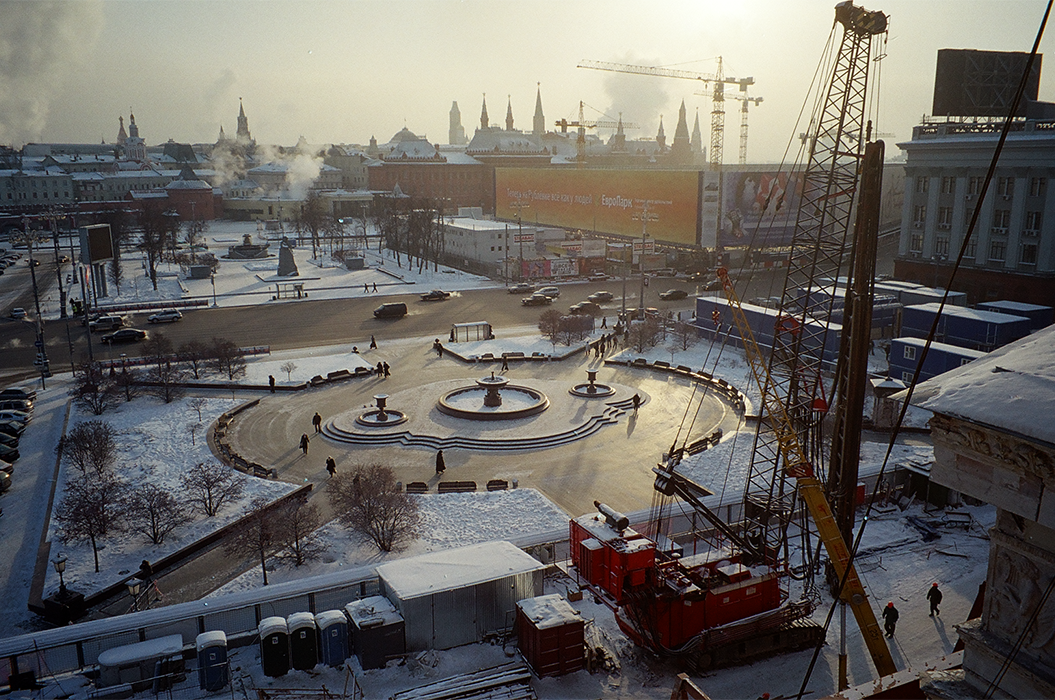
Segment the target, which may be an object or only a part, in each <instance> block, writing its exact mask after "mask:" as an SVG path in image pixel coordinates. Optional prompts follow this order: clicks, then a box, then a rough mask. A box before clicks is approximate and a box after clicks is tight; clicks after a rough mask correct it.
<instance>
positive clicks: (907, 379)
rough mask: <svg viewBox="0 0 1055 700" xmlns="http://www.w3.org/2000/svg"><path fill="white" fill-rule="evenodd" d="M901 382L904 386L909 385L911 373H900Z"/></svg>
mask: <svg viewBox="0 0 1055 700" xmlns="http://www.w3.org/2000/svg"><path fill="white" fill-rule="evenodd" d="M901 381H903V382H905V383H906V384H911V383H912V372H902V373H901Z"/></svg>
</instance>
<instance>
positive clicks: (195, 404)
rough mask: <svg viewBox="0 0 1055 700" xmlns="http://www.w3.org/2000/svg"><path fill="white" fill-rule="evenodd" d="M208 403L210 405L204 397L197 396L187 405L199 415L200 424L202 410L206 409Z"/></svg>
mask: <svg viewBox="0 0 1055 700" xmlns="http://www.w3.org/2000/svg"><path fill="white" fill-rule="evenodd" d="M207 403H209V400H208V399H206V398H205V397H204V396H195V397H194V398H193V399H190V400H189V401H187V404H188V405H189V406H190V407H191V408H193V409H194V411H195V412H196V413H197V414H198V422H199V423H201V410H202V409H203V408H205V404H207Z"/></svg>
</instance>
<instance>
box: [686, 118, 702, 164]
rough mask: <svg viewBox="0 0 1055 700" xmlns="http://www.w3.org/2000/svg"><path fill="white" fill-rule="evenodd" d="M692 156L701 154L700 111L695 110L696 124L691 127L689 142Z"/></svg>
mask: <svg viewBox="0 0 1055 700" xmlns="http://www.w3.org/2000/svg"><path fill="white" fill-rule="evenodd" d="M689 146H691V148H692V153H693V155H697V156H698V155H702V154H703V136H701V135H700V110H698V109H697V110H696V124H694V125H693V127H692V139H691V140H690V141H689Z"/></svg>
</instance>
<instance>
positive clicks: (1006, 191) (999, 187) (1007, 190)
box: [996, 177, 1015, 197]
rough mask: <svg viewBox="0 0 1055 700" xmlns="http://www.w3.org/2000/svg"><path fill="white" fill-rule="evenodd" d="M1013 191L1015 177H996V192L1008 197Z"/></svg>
mask: <svg viewBox="0 0 1055 700" xmlns="http://www.w3.org/2000/svg"><path fill="white" fill-rule="evenodd" d="M1014 192H1015V178H1013V177H998V178H997V179H996V193H997V194H999V195H1003V196H1005V197H1010V196H1011V195H1012V194H1014Z"/></svg>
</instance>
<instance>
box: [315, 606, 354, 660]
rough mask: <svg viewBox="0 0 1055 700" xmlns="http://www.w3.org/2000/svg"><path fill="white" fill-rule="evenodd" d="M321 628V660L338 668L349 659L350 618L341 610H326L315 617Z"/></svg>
mask: <svg viewBox="0 0 1055 700" xmlns="http://www.w3.org/2000/svg"><path fill="white" fill-rule="evenodd" d="M315 626H316V627H318V628H319V660H320V661H322V662H323V663H324V664H326V665H327V666H333V667H334V668H337V667H339V666H341V665H342V664H343V663H344V660H345V659H347V658H348V618H346V617H345V616H344V613H343V612H342V611H340V610H326V611H325V612H321V613H317V614H316V615H315Z"/></svg>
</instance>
